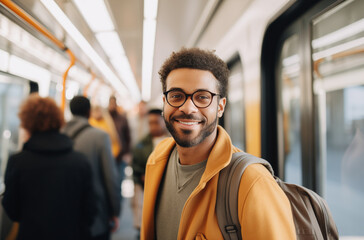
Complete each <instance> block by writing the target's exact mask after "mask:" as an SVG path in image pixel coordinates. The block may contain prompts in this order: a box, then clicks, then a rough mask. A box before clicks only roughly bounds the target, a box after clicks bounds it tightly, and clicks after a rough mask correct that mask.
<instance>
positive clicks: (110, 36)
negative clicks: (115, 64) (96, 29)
mask: <svg viewBox="0 0 364 240" xmlns="http://www.w3.org/2000/svg"><path fill="white" fill-rule="evenodd" d="M96 38H97V40H98V41H99V43H100V44H101V47H102V48H103V49H104V51H105V53H106V54H107V55H108V56H109V57H110V58H112V57H113V56H115V55H121V54H125V52H124V48H123V45H122V44H121V41H120V39H119V36H118V34H117V33H116V32H115V31H111V32H100V33H97V34H96Z"/></svg>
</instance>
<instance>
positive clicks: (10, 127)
mask: <svg viewBox="0 0 364 240" xmlns="http://www.w3.org/2000/svg"><path fill="white" fill-rule="evenodd" d="M26 88H27V85H26V83H24V82H23V81H17V79H16V78H11V79H10V77H8V76H5V75H2V74H0V133H1V138H0V186H1V187H2V186H3V178H4V172H5V168H6V164H7V159H8V157H9V156H10V155H11V154H13V153H15V152H16V151H18V150H19V148H20V145H19V123H20V122H19V118H18V112H17V111H18V110H19V106H20V104H21V101H22V100H23V99H24V96H25V93H26V90H27V89H26Z"/></svg>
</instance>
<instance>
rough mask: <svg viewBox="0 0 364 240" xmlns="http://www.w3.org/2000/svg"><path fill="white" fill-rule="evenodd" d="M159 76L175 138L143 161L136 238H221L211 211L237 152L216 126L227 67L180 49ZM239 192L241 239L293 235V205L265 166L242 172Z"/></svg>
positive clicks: (213, 57) (214, 58) (206, 55)
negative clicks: (225, 170) (222, 176)
mask: <svg viewBox="0 0 364 240" xmlns="http://www.w3.org/2000/svg"><path fill="white" fill-rule="evenodd" d="M159 74H160V78H161V82H162V87H163V91H164V97H163V102H164V108H163V113H164V121H165V123H166V126H167V128H168V130H169V131H170V133H171V135H172V137H173V138H168V139H166V140H164V141H163V142H161V143H160V144H159V145H158V146H157V147H156V149H155V150H154V152H153V153H152V154H151V156H150V158H149V160H148V163H147V167H146V177H145V190H144V194H145V195H144V206H143V221H142V231H141V238H142V239H148V240H149V239H162V240H169V239H183V240H185V239H223V236H222V234H221V232H220V229H219V225H218V222H217V217H216V210H215V205H216V194H217V183H218V179H219V172H220V171H221V170H222V169H223V168H225V167H226V166H227V165H228V164H229V163H230V161H231V157H232V154H233V153H235V152H238V151H241V150H239V149H238V148H236V147H234V146H233V145H232V143H231V140H230V137H229V135H228V134H227V133H226V131H225V130H224V129H223V128H222V127H220V126H218V119H219V118H220V117H222V115H223V113H224V109H225V105H226V92H227V80H228V75H229V70H228V69H227V66H226V64H225V63H224V62H223V61H222V60H221V59H220V58H218V57H217V56H216V55H215V54H214V53H213V52H209V51H204V50H200V49H197V48H192V49H185V48H183V49H182V50H181V51H179V52H177V53H172V55H171V56H170V57H169V58H168V59H167V60H166V61H165V63H164V64H163V66H162V68H161V70H160V72H159ZM237 194H238V196H239V203H238V209H239V213H238V214H239V222H240V225H241V232H242V238H243V239H244V240H246V239H248V240H249V239H255V240H257V239H280V240H281V239H290V240H291V239H295V228H294V224H293V219H292V215H291V209H290V203H289V201H288V199H287V197H286V196H285V194H284V193H283V191H282V190H281V189H280V188H279V186H278V185H277V183H276V182H275V180H274V179H273V177H272V175H271V174H270V173H269V172H268V170H266V169H265V167H264V166H262V165H260V164H253V165H250V166H249V167H248V168H247V169H246V170H245V172H244V174H243V177H242V178H241V184H240V186H239V192H238V193H237Z"/></svg>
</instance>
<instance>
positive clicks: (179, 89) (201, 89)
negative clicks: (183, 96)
mask: <svg viewBox="0 0 364 240" xmlns="http://www.w3.org/2000/svg"><path fill="white" fill-rule="evenodd" d="M167 91H181V92H184V93H186V92H185V90H183V89H182V88H170V89H169V90H167ZM197 91H210V90H208V89H205V88H198V89H195V90H194V91H193V92H197Z"/></svg>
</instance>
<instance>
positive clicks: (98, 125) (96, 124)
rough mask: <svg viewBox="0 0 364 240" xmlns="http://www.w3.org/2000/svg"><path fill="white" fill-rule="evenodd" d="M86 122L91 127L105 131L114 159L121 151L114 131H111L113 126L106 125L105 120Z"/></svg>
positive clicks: (92, 119) (90, 119)
mask: <svg viewBox="0 0 364 240" xmlns="http://www.w3.org/2000/svg"><path fill="white" fill-rule="evenodd" d="M88 121H89V123H90V125H91V126H93V127H96V128H98V129H101V130H103V131H105V132H106V133H107V134H109V136H110V140H111V151H112V155H113V156H114V158H116V157H117V156H118V155H119V153H120V151H121V147H120V141H119V139H118V137H117V135H116V134H117V133H116V130H115V129H113V126H110V124H108V123H107V121H106V120H105V119H102V120H96V119H94V118H89V120H88ZM112 124H114V123H112Z"/></svg>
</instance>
